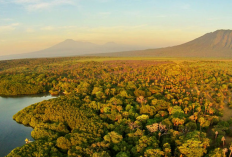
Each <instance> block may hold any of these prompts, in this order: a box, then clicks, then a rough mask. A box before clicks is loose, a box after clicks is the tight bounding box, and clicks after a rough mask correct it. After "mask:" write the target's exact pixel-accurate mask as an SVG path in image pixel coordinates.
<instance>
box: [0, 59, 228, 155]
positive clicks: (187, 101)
mask: <svg viewBox="0 0 232 157" xmlns="http://www.w3.org/2000/svg"><path fill="white" fill-rule="evenodd" d="M90 59H93V58H88V57H87V58H86V57H83V58H82V57H74V58H56V59H52V58H51V59H32V60H15V61H5V62H0V67H1V71H0V78H1V82H0V94H1V95H20V94H36V93H42V92H48V91H50V93H52V94H62V93H64V94H65V95H63V96H60V97H58V98H55V99H51V100H48V101H43V102H40V103H37V104H33V105H31V106H29V107H26V108H25V109H23V110H22V111H20V112H18V113H16V114H15V115H14V116H13V119H14V120H16V121H17V122H19V123H22V124H24V125H27V126H28V125H29V126H31V127H33V128H34V130H33V131H32V133H31V135H32V137H33V138H34V139H35V142H32V143H30V144H26V145H24V146H22V147H19V148H16V149H15V150H13V151H12V152H11V153H10V154H9V156H16V157H17V156H70V157H81V156H85V157H92V156H95V157H97V156H99V157H100V156H106V157H108V156H112V157H114V156H116V157H129V156H135V157H140V156H147V157H152V156H154V157H158V156H166V157H170V156H180V155H181V154H182V155H183V156H191V157H192V156H204V155H205V156H220V155H222V153H223V150H224V149H223V150H222V149H219V148H216V149H214V147H220V146H221V145H222V141H221V138H222V137H223V136H225V137H226V138H227V137H228V136H232V134H231V127H232V121H231V120H229V119H230V116H228V117H229V118H228V119H226V120H228V121H222V120H223V119H224V118H226V117H225V114H224V113H223V107H225V108H226V109H228V108H227V107H230V105H231V100H230V99H231V98H230V96H231V87H232V86H231V82H232V78H231V76H232V70H230V69H231V67H232V63H231V62H206V61H194V62H187V61H186V62H182V63H178V64H176V63H174V62H163V61H159V62H157V61H112V60H111V61H106V62H94V61H88V62H80V61H81V60H90ZM95 59H96V58H95ZM102 59H103V58H102ZM224 102H228V106H225V105H224ZM228 110H229V109H228ZM220 116H223V117H222V118H220ZM208 128H210V129H211V131H209V129H208ZM216 131H217V132H218V135H217V136H215V134H214V133H215V132H216ZM207 137H208V138H207ZM209 137H210V138H209ZM210 139H211V140H210ZM224 147H227V146H224Z"/></svg>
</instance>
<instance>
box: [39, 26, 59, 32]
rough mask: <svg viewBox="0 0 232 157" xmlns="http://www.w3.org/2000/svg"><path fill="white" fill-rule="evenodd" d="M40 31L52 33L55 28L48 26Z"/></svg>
mask: <svg viewBox="0 0 232 157" xmlns="http://www.w3.org/2000/svg"><path fill="white" fill-rule="evenodd" d="M40 29H41V30H43V31H51V30H54V29H55V28H54V27H52V26H46V27H42V28H40Z"/></svg>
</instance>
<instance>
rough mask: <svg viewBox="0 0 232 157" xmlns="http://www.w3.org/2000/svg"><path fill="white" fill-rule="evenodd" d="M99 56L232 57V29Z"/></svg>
mask: <svg viewBox="0 0 232 157" xmlns="http://www.w3.org/2000/svg"><path fill="white" fill-rule="evenodd" d="M98 56H124V57H132V56H144V57H150V56H152V57H220V58H228V57H229V58H231V57H232V30H217V31H215V32H211V33H207V34H205V35H203V36H201V37H199V38H197V39H195V40H192V41H190V42H187V43H184V44H181V45H177V46H173V47H166V48H159V49H148V50H143V51H130V52H118V53H108V54H98Z"/></svg>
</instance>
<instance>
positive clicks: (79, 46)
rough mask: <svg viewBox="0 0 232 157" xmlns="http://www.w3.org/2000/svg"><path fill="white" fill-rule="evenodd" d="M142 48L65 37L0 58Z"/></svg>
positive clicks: (83, 53) (53, 55)
mask: <svg viewBox="0 0 232 157" xmlns="http://www.w3.org/2000/svg"><path fill="white" fill-rule="evenodd" d="M143 49H146V47H142V46H136V45H123V44H116V43H114V42H108V43H106V44H103V45H97V44H93V43H90V42H83V41H75V40H73V39H67V40H65V41H63V42H61V43H58V44H56V45H54V46H52V47H49V48H47V49H44V50H41V51H36V52H31V53H24V54H15V55H7V56H0V60H7V59H20V58H44V57H68V56H80V55H88V54H97V53H109V52H120V51H132V50H143Z"/></svg>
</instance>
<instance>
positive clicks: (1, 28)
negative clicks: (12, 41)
mask: <svg viewBox="0 0 232 157" xmlns="http://www.w3.org/2000/svg"><path fill="white" fill-rule="evenodd" d="M19 25H20V24H19V23H12V24H10V25H4V26H0V32H5V31H13V30H15V29H16V28H17V26H19Z"/></svg>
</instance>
